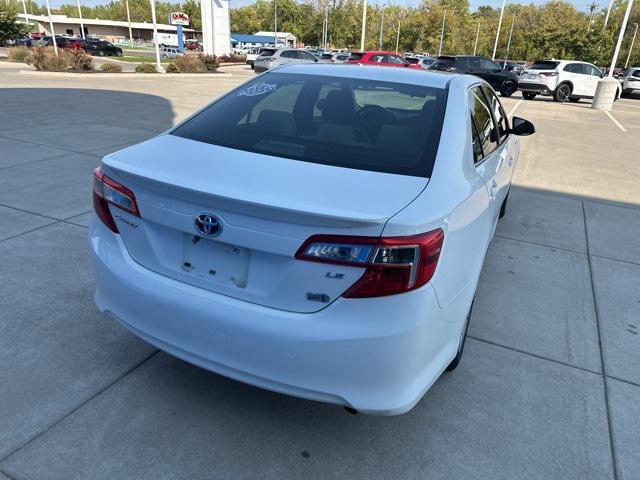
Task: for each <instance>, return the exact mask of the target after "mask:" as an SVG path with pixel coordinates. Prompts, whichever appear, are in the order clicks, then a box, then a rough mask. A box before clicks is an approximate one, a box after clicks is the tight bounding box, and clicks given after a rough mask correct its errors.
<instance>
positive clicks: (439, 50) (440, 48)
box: [438, 8, 447, 56]
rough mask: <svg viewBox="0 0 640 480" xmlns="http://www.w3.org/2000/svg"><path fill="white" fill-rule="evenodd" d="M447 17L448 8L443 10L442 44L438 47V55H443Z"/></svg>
mask: <svg viewBox="0 0 640 480" xmlns="http://www.w3.org/2000/svg"><path fill="white" fill-rule="evenodd" d="M446 19H447V9H446V8H445V9H444V11H443V12H442V29H441V30H440V46H439V47H438V56H440V55H442V44H443V43H444V22H445V20H446Z"/></svg>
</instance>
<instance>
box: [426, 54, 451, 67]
mask: <svg viewBox="0 0 640 480" xmlns="http://www.w3.org/2000/svg"><path fill="white" fill-rule="evenodd" d="M455 63H456V59H455V58H454V57H438V58H437V59H436V61H435V62H433V63H432V64H431V66H432V67H433V68H439V67H442V68H449V67H452V66H453V65H455Z"/></svg>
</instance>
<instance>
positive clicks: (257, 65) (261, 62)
mask: <svg viewBox="0 0 640 480" xmlns="http://www.w3.org/2000/svg"><path fill="white" fill-rule="evenodd" d="M316 62H318V57H316V56H315V55H313V54H311V53H309V52H308V51H306V50H299V49H296V48H279V49H277V50H265V51H264V52H263V53H262V54H261V55H260V56H259V57H258V58H256V60H255V62H254V64H253V69H254V70H255V72H256V73H260V72H264V71H267V70H269V69H270V68H275V67H279V66H281V65H288V64H291V63H316Z"/></svg>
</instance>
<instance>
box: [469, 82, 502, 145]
mask: <svg viewBox="0 0 640 480" xmlns="http://www.w3.org/2000/svg"><path fill="white" fill-rule="evenodd" d="M469 95H470V97H469V103H470V105H471V118H472V120H473V124H474V125H475V128H476V131H477V134H478V143H479V144H480V146H481V147H482V154H483V157H482V158H484V157H486V156H488V155H491V153H493V152H494V151H495V150H496V148H498V135H497V133H496V128H495V125H494V123H493V117H492V116H491V110H490V107H489V105H488V104H487V100H486V99H485V98H484V95H483V93H482V89H481V88H480V87H479V86H478V87H474V88H472V89H471V91H470V92H469Z"/></svg>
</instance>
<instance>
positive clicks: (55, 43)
mask: <svg viewBox="0 0 640 480" xmlns="http://www.w3.org/2000/svg"><path fill="white" fill-rule="evenodd" d="M45 3H46V4H47V15H49V28H50V29H51V39H52V40H53V51H54V52H55V54H56V55H58V41H57V40H56V32H55V30H54V29H53V19H52V18H51V7H50V6H49V0H45Z"/></svg>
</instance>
